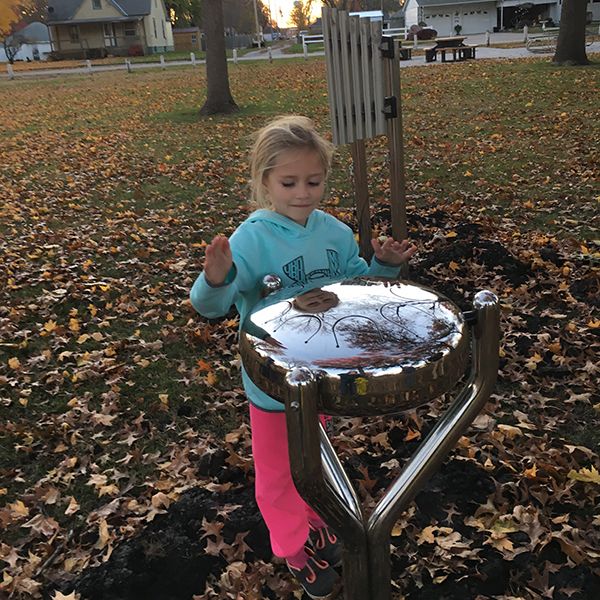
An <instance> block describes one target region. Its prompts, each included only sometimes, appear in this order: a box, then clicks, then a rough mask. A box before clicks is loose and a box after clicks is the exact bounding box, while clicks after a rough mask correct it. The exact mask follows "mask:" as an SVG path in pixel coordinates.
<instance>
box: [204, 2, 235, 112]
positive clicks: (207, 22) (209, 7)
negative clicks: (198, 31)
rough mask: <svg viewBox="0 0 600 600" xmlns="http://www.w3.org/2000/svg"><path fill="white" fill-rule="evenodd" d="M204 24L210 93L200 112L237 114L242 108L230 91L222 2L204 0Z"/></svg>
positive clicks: (208, 92)
mask: <svg viewBox="0 0 600 600" xmlns="http://www.w3.org/2000/svg"><path fill="white" fill-rule="evenodd" d="M202 22H203V26H204V33H205V35H206V82H207V86H206V87H207V90H206V102H205V103H204V106H203V107H202V108H201V109H200V114H201V115H214V114H226V113H231V112H235V111H236V110H239V109H238V105H237V104H236V103H235V100H234V99H233V96H232V95H231V91H230V90H229V76H228V73H227V54H226V53H225V28H224V26H223V4H222V0H204V3H203V11H202Z"/></svg>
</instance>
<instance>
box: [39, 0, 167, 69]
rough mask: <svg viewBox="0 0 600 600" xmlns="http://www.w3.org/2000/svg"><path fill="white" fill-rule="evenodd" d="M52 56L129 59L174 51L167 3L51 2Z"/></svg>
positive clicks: (160, 0) (133, 0) (139, 0)
mask: <svg viewBox="0 0 600 600" xmlns="http://www.w3.org/2000/svg"><path fill="white" fill-rule="evenodd" d="M48 26H49V27H50V36H51V39H52V50H53V54H54V56H56V57H59V58H96V57H104V56H106V55H108V54H112V55H116V56H123V55H124V56H127V55H130V56H132V55H136V54H153V53H158V52H167V51H169V50H173V47H174V42H173V30H172V27H171V21H170V20H169V16H168V13H167V8H166V6H165V3H164V0H48Z"/></svg>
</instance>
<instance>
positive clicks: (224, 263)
mask: <svg viewBox="0 0 600 600" xmlns="http://www.w3.org/2000/svg"><path fill="white" fill-rule="evenodd" d="M232 265H233V257H232V256H231V248H230V247H229V240H228V239H227V238H226V237H225V236H223V235H217V236H215V237H214V238H213V241H212V242H211V243H210V244H209V245H208V246H206V254H205V257H204V276H205V277H206V280H207V281H208V283H210V284H212V285H221V284H222V283H223V282H224V281H225V278H226V277H227V273H229V270H230V269H231V266H232Z"/></svg>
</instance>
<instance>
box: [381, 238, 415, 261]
mask: <svg viewBox="0 0 600 600" xmlns="http://www.w3.org/2000/svg"><path fill="white" fill-rule="evenodd" d="M371 246H373V250H374V251H375V256H376V257H377V259H378V260H379V261H381V262H383V263H387V264H389V265H395V266H400V265H401V264H403V263H405V262H406V261H407V260H408V259H409V258H410V257H411V256H412V255H413V254H414V253H415V252H416V251H417V247H416V246H415V245H414V244H411V243H410V242H409V241H408V240H402V241H401V242H397V241H396V240H394V239H393V238H387V239H386V240H385V241H384V242H383V244H382V243H380V242H379V240H378V239H372V240H371Z"/></svg>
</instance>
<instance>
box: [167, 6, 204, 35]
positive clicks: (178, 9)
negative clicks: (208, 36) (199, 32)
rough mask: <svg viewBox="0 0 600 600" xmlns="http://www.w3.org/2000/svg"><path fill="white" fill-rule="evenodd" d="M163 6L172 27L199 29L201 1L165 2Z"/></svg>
mask: <svg viewBox="0 0 600 600" xmlns="http://www.w3.org/2000/svg"><path fill="white" fill-rule="evenodd" d="M165 4H166V7H167V13H168V15H169V17H170V19H171V23H172V24H173V27H176V28H182V27H200V23H201V22H202V0H166V2H165Z"/></svg>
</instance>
